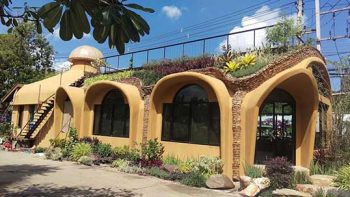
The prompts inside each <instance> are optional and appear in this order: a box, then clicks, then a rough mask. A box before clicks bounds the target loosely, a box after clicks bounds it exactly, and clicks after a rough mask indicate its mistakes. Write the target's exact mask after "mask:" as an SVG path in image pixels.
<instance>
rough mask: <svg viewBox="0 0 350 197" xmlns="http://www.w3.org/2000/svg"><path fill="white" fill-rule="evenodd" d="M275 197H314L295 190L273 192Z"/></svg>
mask: <svg viewBox="0 0 350 197" xmlns="http://www.w3.org/2000/svg"><path fill="white" fill-rule="evenodd" d="M272 196H275V197H312V195H311V194H309V193H305V192H300V191H297V190H293V189H276V190H275V191H273V192H272Z"/></svg>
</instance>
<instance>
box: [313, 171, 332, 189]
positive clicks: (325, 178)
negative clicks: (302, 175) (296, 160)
mask: <svg viewBox="0 0 350 197" xmlns="http://www.w3.org/2000/svg"><path fill="white" fill-rule="evenodd" d="M334 179H335V176H330V175H321V174H315V175H312V176H310V180H311V183H312V184H313V185H318V186H322V187H327V186H332V183H333V180H334Z"/></svg>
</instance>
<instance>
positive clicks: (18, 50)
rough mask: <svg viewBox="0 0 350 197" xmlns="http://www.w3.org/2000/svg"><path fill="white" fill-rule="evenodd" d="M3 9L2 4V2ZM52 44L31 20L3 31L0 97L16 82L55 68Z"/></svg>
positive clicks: (35, 78) (1, 40)
mask: <svg viewBox="0 0 350 197" xmlns="http://www.w3.org/2000/svg"><path fill="white" fill-rule="evenodd" d="M0 10H1V6H0ZM53 54H54V51H53V48H52V46H51V45H50V44H49V42H48V41H47V40H46V38H45V37H44V36H42V35H39V34H37V33H35V27H34V25H33V24H32V23H23V24H22V23H21V24H19V25H18V26H17V27H16V28H15V29H14V30H13V32H12V33H11V34H2V35H0V70H1V72H0V98H1V97H3V96H4V95H5V94H6V93H7V92H8V91H9V90H10V89H11V88H12V87H13V86H14V85H15V84H18V83H22V84H26V83H30V82H32V81H33V80H39V79H42V78H45V77H46V75H47V74H49V73H51V72H53V69H52V65H53Z"/></svg>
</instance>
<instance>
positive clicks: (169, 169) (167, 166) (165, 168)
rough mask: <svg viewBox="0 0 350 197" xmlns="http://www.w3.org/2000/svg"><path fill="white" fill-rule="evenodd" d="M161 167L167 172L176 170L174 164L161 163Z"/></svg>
mask: <svg viewBox="0 0 350 197" xmlns="http://www.w3.org/2000/svg"><path fill="white" fill-rule="evenodd" d="M162 169H163V170H164V171H167V172H169V173H174V172H176V171H177V167H176V165H169V164H165V165H163V167H162Z"/></svg>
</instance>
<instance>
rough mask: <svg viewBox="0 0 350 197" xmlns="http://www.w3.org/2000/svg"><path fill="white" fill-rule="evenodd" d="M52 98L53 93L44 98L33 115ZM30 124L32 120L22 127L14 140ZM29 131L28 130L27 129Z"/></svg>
mask: <svg viewBox="0 0 350 197" xmlns="http://www.w3.org/2000/svg"><path fill="white" fill-rule="evenodd" d="M53 96H55V93H54V94H52V95H50V96H49V97H48V98H46V99H45V100H44V101H42V102H41V103H40V104H39V106H38V107H37V109H36V110H35V112H34V114H37V113H38V112H39V110H40V109H41V107H42V106H43V104H44V103H46V101H48V100H49V99H50V98H52V97H53ZM31 122H32V120H30V119H29V120H28V122H27V123H26V124H25V125H24V126H23V127H22V129H21V131H20V132H19V133H18V134H17V135H16V138H18V137H19V136H20V135H21V134H22V132H24V131H25V130H26V128H27V126H29V124H30V123H31ZM28 129H30V128H28Z"/></svg>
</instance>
